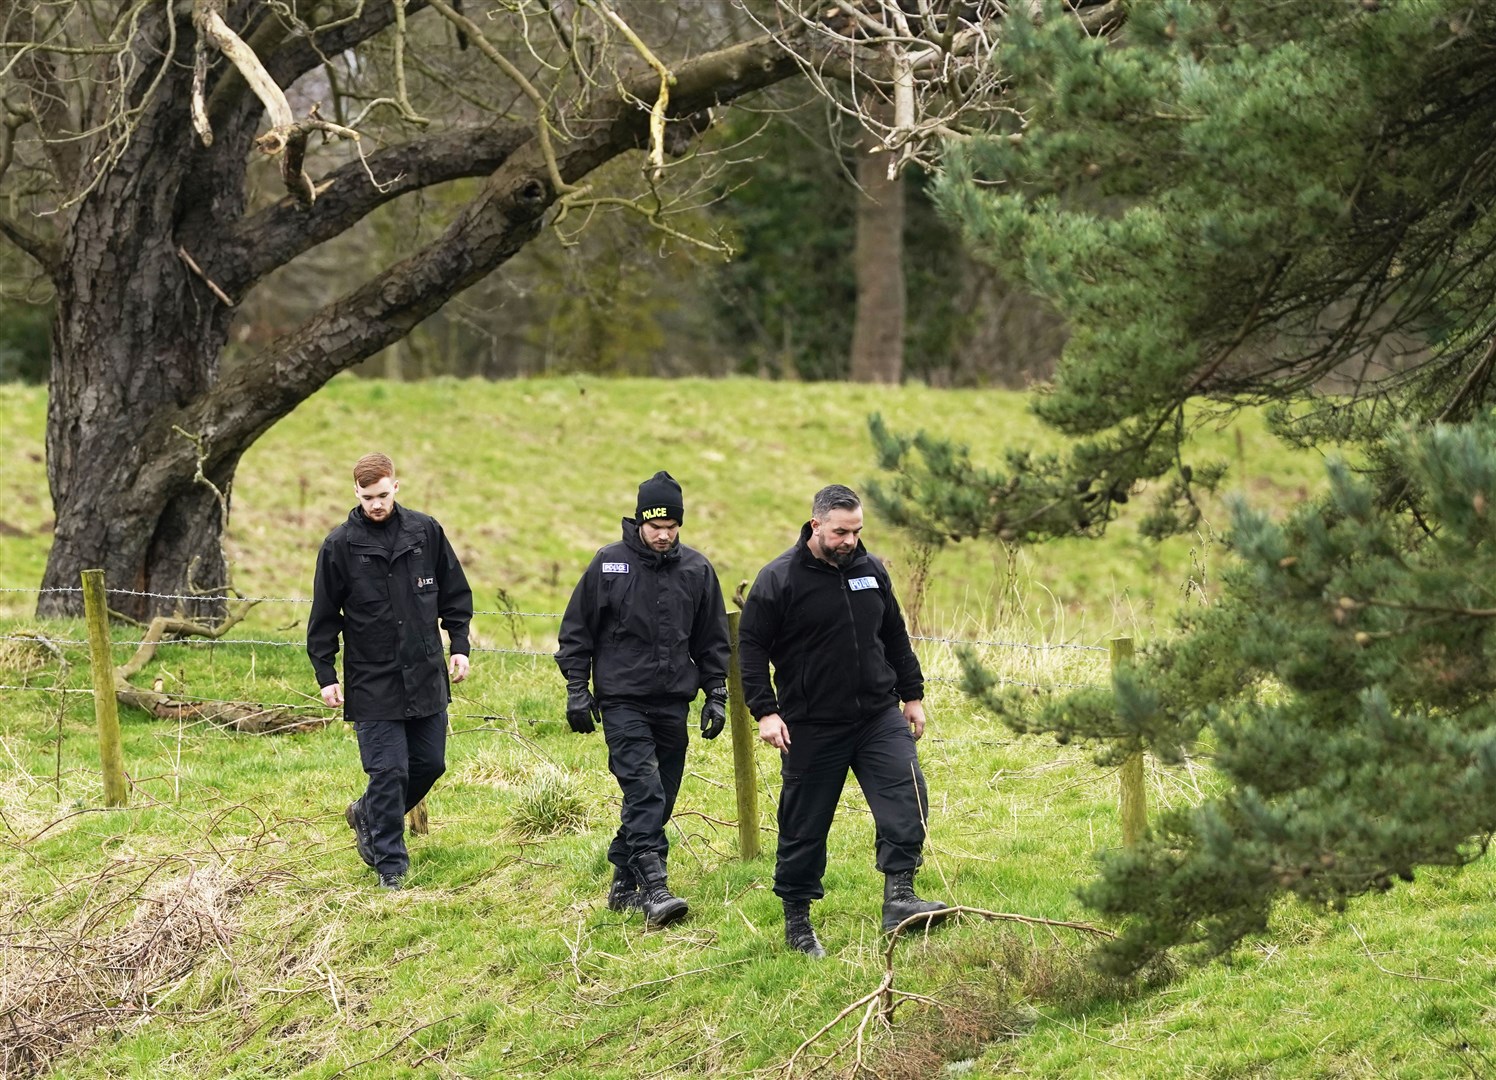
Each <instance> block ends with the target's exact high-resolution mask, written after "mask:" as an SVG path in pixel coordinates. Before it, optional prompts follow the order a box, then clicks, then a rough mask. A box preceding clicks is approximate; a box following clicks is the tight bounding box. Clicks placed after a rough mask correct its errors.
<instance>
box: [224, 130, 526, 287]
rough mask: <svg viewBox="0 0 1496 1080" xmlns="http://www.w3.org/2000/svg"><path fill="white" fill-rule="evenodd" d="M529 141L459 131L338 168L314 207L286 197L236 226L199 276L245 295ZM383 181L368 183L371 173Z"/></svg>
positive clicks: (512, 134) (484, 170) (515, 134)
mask: <svg viewBox="0 0 1496 1080" xmlns="http://www.w3.org/2000/svg"><path fill="white" fill-rule="evenodd" d="M532 135H533V129H531V128H530V127H529V126H528V125H524V124H503V125H494V126H487V127H481V128H478V127H464V128H458V129H455V130H451V131H444V132H440V133H437V134H433V135H430V136H426V137H422V138H420V139H416V140H412V141H410V142H406V143H402V144H400V145H398V146H392V147H390V148H389V149H387V150H381V151H378V152H376V153H373V154H370V155H369V156H368V157H367V158H366V159H365V160H364V161H363V162H358V161H351V162H348V163H347V164H345V165H342V166H339V167H338V168H337V169H334V170H333V171H332V172H330V173H328V174H327V175H326V176H325V177H323V178H322V179H321V180H320V181H319V182H318V184H317V201H316V203H315V204H314V205H313V206H312V208H311V209H310V210H306V211H303V210H301V209H299V208H298V207H297V205H296V204H295V203H294V201H293V200H291V199H290V198H286V199H282V200H280V201H279V202H277V203H275V204H274V205H272V206H268V207H266V208H265V209H264V210H261V211H260V212H258V213H256V214H254V215H253V216H252V217H249V218H246V219H244V220H243V221H241V222H239V223H238V224H237V225H235V226H233V227H232V228H231V229H230V230H229V231H228V233H227V235H225V236H224V238H223V241H222V244H221V245H219V249H218V251H217V252H216V253H215V254H214V255H213V257H212V258H210V259H208V260H206V263H205V267H204V269H205V270H206V272H207V273H208V274H210V275H211V276H212V277H213V279H214V280H215V281H217V282H218V283H219V284H220V285H221V286H223V288H224V290H225V291H226V292H228V293H230V294H231V295H242V294H243V293H244V292H245V290H247V289H248V288H250V286H252V285H254V283H255V282H257V281H259V280H260V279H261V278H263V277H264V276H265V275H266V274H268V273H270V272H271V271H272V270H275V269H277V268H278V267H281V266H284V265H285V264H286V263H288V262H290V261H291V260H292V259H294V258H296V257H297V256H298V255H301V254H303V253H304V252H306V251H309V250H311V249H312V248H314V247H316V246H317V245H319V244H322V243H324V242H326V241H327V240H330V239H332V238H333V237H335V236H338V235H340V234H341V233H343V232H345V231H346V230H347V229H349V228H350V227H351V226H353V225H354V224H355V223H356V222H358V221H359V220H360V219H362V218H363V217H364V216H366V215H367V214H370V213H372V212H373V211H374V210H377V209H378V208H379V207H381V206H383V205H384V204H385V203H387V202H389V201H391V200H392V199H396V198H398V197H399V196H401V195H405V194H407V193H409V192H412V191H419V190H421V189H422V188H426V187H431V186H433V185H436V184H442V183H446V182H448V181H450V180H459V179H464V178H470V177H475V176H487V175H489V174H490V173H492V172H493V171H494V170H495V169H497V168H499V167H500V166H501V165H503V164H504V162H505V161H507V160H508V159H509V156H510V155H511V154H512V153H514V151H515V150H517V149H518V148H519V147H521V146H523V145H524V144H525V143H526V142H527V141H529V139H530V138H531V137H532ZM371 172H372V173H373V175H374V176H376V177H379V178H381V183H380V184H378V185H375V184H372V183H369V173H371Z"/></svg>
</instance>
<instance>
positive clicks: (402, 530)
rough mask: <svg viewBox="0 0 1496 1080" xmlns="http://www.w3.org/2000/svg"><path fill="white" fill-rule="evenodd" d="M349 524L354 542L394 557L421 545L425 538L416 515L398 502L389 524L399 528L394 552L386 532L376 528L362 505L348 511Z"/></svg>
mask: <svg viewBox="0 0 1496 1080" xmlns="http://www.w3.org/2000/svg"><path fill="white" fill-rule="evenodd" d="M347 524H348V531H349V533H350V536H349V540H350V541H351V542H352V543H355V544H360V545H368V546H370V547H373V548H376V549H378V552H379V553H380V554H381V555H385V554H388V555H389V556H390V557H391V558H392V559H393V558H399V557H400V556H401V555H404V554H405V553H406V552H407V551H409V550H410V549H411V548H414V547H419V546H420V544H421V541H422V540H424V539H425V537H424V536H422V534H421V526H420V523H419V522H418V521H416V519H415V517H414V515H412V514H406V513H402V512H401V510H400V506H399V504H398V503H397V504H396V505H395V513H394V520H393V521H391V522H390V523H389V525H388V526H387V527H388V528H391V529H395V530H397V533H396V536H395V550H394V551H393V552H390V551H389V544H388V543H387V542H386V537H385V534H384V533H383V532H382V531H381V530H377V529H375V528H374V527H373V525H372V524H371V523H370V521H369V519H368V518H366V517H364V511H363V508H362V507H359V506H355V507H354V508H353V509H352V510H350V511H348V523H347Z"/></svg>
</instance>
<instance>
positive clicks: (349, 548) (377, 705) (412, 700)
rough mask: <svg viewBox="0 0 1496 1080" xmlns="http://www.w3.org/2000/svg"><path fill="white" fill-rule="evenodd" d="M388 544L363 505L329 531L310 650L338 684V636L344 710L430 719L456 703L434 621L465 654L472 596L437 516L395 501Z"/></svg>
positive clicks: (364, 715) (323, 674) (316, 666)
mask: <svg viewBox="0 0 1496 1080" xmlns="http://www.w3.org/2000/svg"><path fill="white" fill-rule="evenodd" d="M387 528H391V529H395V530H396V535H395V546H394V549H393V551H391V549H390V546H389V543H388V538H387V535H386V534H385V533H384V531H383V530H382V529H380V530H375V529H373V528H371V527H370V525H369V521H368V519H366V518H365V517H364V512H363V509H362V508H361V507H357V506H355V507H354V508H353V510H352V511H351V512H350V513H349V515H348V520H347V521H345V522H343V523H342V524H341V525H339V526H338V527H337V528H336V529H334V530H333V531H332V532H330V533H328V534H327V539H326V540H324V541H322V549H321V550H320V551H319V552H318V553H317V576H316V582H315V584H314V585H313V587H312V613H311V616H310V617H309V618H308V619H307V628H306V651H307V654H308V655H309V656H310V657H311V658H312V668H313V670H314V671H315V672H316V673H317V682H318V684H319V685H321V686H329V685H331V684H332V683H335V682H337V681H338V673H337V668H336V667H335V666H334V662H335V661H336V659H337V655H338V637H339V635H341V636H342V639H343V679H342V683H343V716H344V718H345V719H347V720H353V721H361V720H399V719H404V718H406V717H410V716H431V715H433V714H435V713H439V712H441V711H442V710H443V709H445V708H446V707H447V703H448V702H450V701H451V700H452V692H451V688H450V686H449V685H448V683H447V665H446V663H445V661H444V659H443V657H442V638H441V633H440V632H439V631H438V629H437V620H438V619H440V620H441V628H442V629H443V630H446V632H447V636H448V637H449V638H450V639H451V642H452V652H453V653H461V654H462V655H464V656H466V655H467V654H468V651H469V648H470V646H469V643H468V624H469V623H470V622H472V618H473V593H472V590H471V589H469V588H468V583H467V577H466V575H464V574H463V572H462V565H461V564H460V563H459V562H458V561H457V555H456V554H455V553H454V552H453V551H452V545H451V544H450V543H448V542H447V537H446V534H445V533H443V532H442V527H441V526H440V525H439V524H437V522H436V519H435V518H431V517H428V516H426V515H425V514H422V513H418V512H417V511H415V510H410V509H407V508H406V507H403V506H397V507H396V509H395V517H394V520H393V521H391V522H390V523H389V525H388V526H387Z"/></svg>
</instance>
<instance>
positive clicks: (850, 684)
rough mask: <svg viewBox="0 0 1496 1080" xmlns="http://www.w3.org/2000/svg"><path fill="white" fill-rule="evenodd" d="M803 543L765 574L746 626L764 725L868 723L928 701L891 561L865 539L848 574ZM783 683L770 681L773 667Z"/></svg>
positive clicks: (751, 699)
mask: <svg viewBox="0 0 1496 1080" xmlns="http://www.w3.org/2000/svg"><path fill="white" fill-rule="evenodd" d="M809 540H810V523H809V522H807V523H806V524H805V526H804V527H803V528H802V529H801V530H800V540H799V542H798V543H796V544H795V546H794V547H792V548H790V549H789V550H788V551H786V552H785V553H784V554H783V555H780V556H779V557H778V558H777V559H775V560H774V561H773V562H771V563H769V565H768V566H766V567H764V568H763V569H762V570H760V571H759V574H758V579H757V580H756V581H754V583H753V588H752V590H750V591H749V593H748V600H747V602H746V603H745V604H744V606H743V618H742V621H741V622H740V623H739V624H738V657H739V660H740V662H741V664H742V667H743V696H744V697H745V698H746V699H747V702H748V709H749V711H750V712H751V713H752V714H753V716H754V718H755V719H758V718H761V717H764V716H768V715H769V714H770V713H779V714H780V716H782V717H783V718H784V722H785V723H787V724H796V723H815V722H820V721H827V720H862V719H866V718H868V717H871V716H873V715H875V714H876V713H879V712H882V711H883V710H885V709H887V708H888V707H889V705H895V706H896V705H897V704H898V703H899V702H900V701H921V700H923V699H924V695H925V680H924V675H923V674H922V673H921V672H920V667H919V659H918V658H917V657H916V656H915V655H914V649H913V648H912V647H911V646H910V644H909V631H908V630H907V629H905V627H904V616H903V613H902V612H901V611H900V610H899V602H898V600H897V599H895V598H894V594H893V582H892V580H891V579H890V578H889V576H888V571H887V570H885V569H884V567H883V564H882V563H881V562H879V561H878V560H877V559H875V558H873V557H872V556H871V555H869V554H868V552H867V549H866V548H865V547H863V546H862V543H861V542H860V541H859V542H858V544H857V553H856V554H855V555H854V556H853V558H852V562H851V563H850V564H849V565H848V566H847V567H846V568H845V569H838V568H837V567H834V566H831V565H830V564H828V563H825V562H822V561H821V560H820V559H817V558H816V557H815V555H813V554H812V553H811V550H810V547H809V545H808V541H809ZM770 664H773V665H774V681H773V684H772V685H771V684H770V682H769V665H770Z"/></svg>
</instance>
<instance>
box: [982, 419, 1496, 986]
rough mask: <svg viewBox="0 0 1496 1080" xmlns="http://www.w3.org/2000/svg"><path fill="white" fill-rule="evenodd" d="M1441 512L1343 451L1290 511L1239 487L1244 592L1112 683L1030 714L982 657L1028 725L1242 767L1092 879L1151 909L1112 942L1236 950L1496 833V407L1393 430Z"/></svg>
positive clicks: (1003, 703) (1461, 858)
mask: <svg viewBox="0 0 1496 1080" xmlns="http://www.w3.org/2000/svg"><path fill="white" fill-rule="evenodd" d="M1388 458H1389V460H1390V461H1392V462H1393V463H1394V464H1395V465H1396V467H1397V468H1398V469H1399V470H1400V471H1401V473H1402V474H1403V475H1404V476H1406V477H1408V479H1409V482H1410V483H1411V484H1412V485H1413V486H1414V487H1415V488H1416V492H1415V494H1416V497H1417V498H1418V500H1419V501H1420V503H1422V505H1423V506H1424V507H1425V512H1424V517H1423V520H1422V521H1421V522H1420V523H1417V524H1415V523H1413V522H1412V521H1410V520H1409V518H1408V517H1407V516H1406V515H1402V514H1398V513H1396V512H1394V511H1392V510H1389V509H1386V508H1384V507H1382V506H1379V505H1378V500H1377V491H1376V489H1375V487H1374V486H1373V484H1372V483H1371V482H1369V481H1367V480H1366V479H1364V478H1361V477H1358V476H1356V475H1354V474H1353V473H1352V472H1351V471H1350V470H1349V469H1347V468H1346V467H1345V466H1344V465H1343V464H1339V463H1333V464H1332V465H1331V466H1330V484H1331V492H1330V495H1329V496H1328V497H1327V498H1326V500H1325V501H1324V503H1323V504H1322V505H1317V506H1311V507H1306V508H1304V509H1302V510H1300V511H1299V512H1298V513H1296V514H1295V515H1294V516H1293V517H1291V518H1290V519H1289V520H1288V521H1287V522H1286V523H1277V522H1274V521H1272V520H1271V519H1270V518H1269V517H1268V516H1267V515H1265V514H1263V513H1261V512H1259V511H1255V510H1251V509H1248V508H1246V506H1245V504H1238V505H1237V506H1236V508H1235V510H1234V513H1233V533H1232V535H1233V542H1234V547H1235V549H1236V554H1237V556H1238V558H1237V561H1236V563H1235V564H1234V565H1233V566H1232V567H1231V568H1230V569H1229V570H1228V571H1227V572H1226V574H1225V589H1226V595H1225V597H1224V598H1223V599H1222V600H1221V601H1219V602H1218V603H1216V604H1214V605H1212V606H1210V607H1207V608H1204V609H1201V610H1200V611H1198V613H1196V614H1195V615H1193V616H1191V617H1190V619H1189V622H1188V625H1187V627H1186V629H1187V633H1186V634H1185V635H1183V636H1182V637H1181V638H1180V639H1178V640H1176V641H1172V642H1169V643H1166V644H1163V645H1160V646H1156V647H1154V648H1153V649H1151V650H1149V651H1148V652H1147V653H1146V654H1145V655H1144V657H1143V658H1142V659H1141V661H1140V662H1139V663H1138V664H1137V665H1136V666H1135V667H1132V668H1128V669H1123V670H1122V671H1119V672H1118V673H1117V674H1116V675H1115V678H1114V682H1115V690H1116V693H1115V695H1113V694H1112V693H1111V692H1109V691H1101V690H1093V691H1087V692H1085V693H1083V694H1076V695H1072V696H1070V697H1069V698H1067V699H1063V700H1059V701H1055V702H1053V703H1051V704H1049V705H1047V706H1045V707H1043V708H1041V709H1039V710H1038V711H1037V712H1035V713H1032V714H1026V713H1025V711H1024V708H1023V702H1022V700H1021V697H1020V696H1019V695H1017V694H1016V693H1014V692H1012V691H1002V690H999V689H997V688H996V687H995V685H994V682H993V680H992V678H991V677H990V676H989V675H987V674H986V673H985V672H983V671H982V670H981V668H980V667H978V666H977V665H975V663H974V662H971V661H968V662H967V663H966V665H965V666H966V670H967V680H966V682H967V685H968V688H969V689H970V690H971V691H973V692H975V693H977V694H978V695H979V696H981V697H982V698H983V699H984V700H985V701H986V703H987V704H988V706H989V707H991V708H993V709H994V710H996V711H998V712H999V714H1000V715H1003V716H1004V717H1005V718H1006V719H1008V720H1009V721H1010V723H1012V724H1013V725H1014V726H1015V727H1018V728H1020V729H1022V730H1031V731H1050V732H1053V733H1055V734H1056V735H1057V736H1058V737H1059V738H1061V739H1062V740H1068V739H1070V738H1072V737H1080V738H1086V739H1103V740H1105V741H1106V750H1105V751H1103V757H1104V758H1106V757H1110V758H1112V759H1116V758H1117V757H1119V756H1120V755H1121V754H1122V753H1125V752H1128V751H1130V750H1133V749H1137V748H1141V747H1147V748H1149V749H1150V750H1152V751H1153V752H1154V753H1155V754H1157V755H1158V756H1160V757H1161V758H1163V759H1164V760H1165V761H1174V762H1177V761H1179V760H1180V758H1181V756H1182V754H1183V753H1184V752H1185V751H1186V750H1187V749H1189V748H1192V747H1196V746H1198V745H1202V744H1203V745H1204V746H1207V747H1209V748H1211V749H1213V758H1214V764H1215V766H1216V768H1217V769H1218V771H1219V772H1220V774H1221V775H1222V777H1223V778H1224V779H1225V781H1227V783H1228V785H1229V786H1228V787H1227V788H1226V789H1225V790H1224V791H1223V792H1222V793H1220V794H1219V795H1218V796H1217V797H1215V798H1214V799H1212V800H1210V801H1208V802H1206V803H1204V804H1203V805H1201V806H1198V807H1195V808H1193V809H1185V810H1176V811H1173V812H1170V813H1167V814H1165V815H1163V816H1162V817H1161V819H1160V820H1159V821H1158V822H1157V824H1156V826H1155V829H1154V832H1153V835H1152V836H1151V838H1150V839H1149V841H1148V842H1147V844H1146V845H1144V846H1143V847H1142V848H1140V849H1139V850H1136V851H1131V852H1118V853H1111V854H1108V855H1106V856H1105V857H1104V858H1103V861H1102V876H1101V879H1100V880H1099V881H1097V882H1095V883H1093V884H1092V885H1090V886H1089V887H1087V888H1086V889H1085V890H1084V891H1083V897H1084V898H1085V899H1086V900H1087V902H1089V903H1090V904H1092V905H1093V906H1094V907H1096V908H1098V909H1100V910H1101V911H1104V912H1107V913H1109V914H1111V915H1115V916H1130V917H1131V919H1130V922H1129V925H1128V929H1127V932H1126V933H1125V934H1124V936H1123V937H1122V938H1121V940H1120V941H1119V942H1118V943H1116V944H1115V945H1112V946H1110V947H1109V952H1108V958H1109V959H1110V961H1111V962H1112V963H1114V964H1115V965H1116V966H1118V967H1120V968H1123V969H1132V968H1135V967H1137V966H1139V965H1141V964H1143V963H1145V962H1146V961H1148V960H1149V959H1151V958H1152V957H1154V956H1155V954H1157V953H1158V952H1159V951H1160V950H1162V949H1167V948H1170V947H1172V946H1176V945H1187V946H1198V947H1201V948H1202V949H1204V950H1205V951H1207V952H1219V951H1222V950H1225V949H1229V948H1230V947H1231V946H1232V945H1234V944H1235V943H1236V942H1237V941H1238V940H1240V938H1241V937H1242V936H1244V935H1246V934H1249V933H1254V932H1258V931H1261V930H1263V929H1265V928H1266V925H1267V920H1268V916H1269V913H1270V911H1271V908H1272V904H1273V901H1274V900H1275V898H1276V897H1278V896H1279V895H1281V894H1291V895H1294V896H1297V897H1299V898H1300V899H1303V900H1306V901H1310V902H1313V903H1316V904H1325V905H1336V906H1338V905H1340V904H1343V903H1344V902H1345V900H1347V899H1348V898H1350V897H1353V896H1356V895H1358V894H1361V893H1365V892H1367V891H1370V890H1376V889H1387V888H1390V887H1391V885H1392V883H1393V881H1394V879H1396V878H1402V879H1404V880H1408V881H1411V880H1412V878H1413V872H1414V868H1415V867H1416V866H1418V865H1420V864H1436V865H1459V864H1462V863H1464V862H1467V861H1468V860H1469V859H1471V858H1473V857H1475V856H1476V855H1479V854H1480V853H1482V852H1484V850H1485V848H1486V846H1487V844H1488V842H1489V840H1490V837H1491V835H1492V832H1493V831H1496V706H1493V704H1492V695H1493V692H1496V635H1493V634H1492V630H1493V624H1492V620H1493V619H1496V604H1493V595H1492V594H1493V589H1492V586H1491V582H1492V581H1496V506H1493V503H1492V500H1493V494H1492V493H1493V492H1496V419H1485V420H1482V421H1480V422H1477V423H1472V424H1465V425H1438V426H1436V427H1434V428H1433V429H1432V430H1429V431H1424V432H1422V433H1420V434H1417V435H1412V434H1408V435H1403V436H1399V437H1395V438H1394V439H1392V440H1390V442H1389V446H1388Z"/></svg>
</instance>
